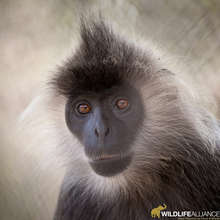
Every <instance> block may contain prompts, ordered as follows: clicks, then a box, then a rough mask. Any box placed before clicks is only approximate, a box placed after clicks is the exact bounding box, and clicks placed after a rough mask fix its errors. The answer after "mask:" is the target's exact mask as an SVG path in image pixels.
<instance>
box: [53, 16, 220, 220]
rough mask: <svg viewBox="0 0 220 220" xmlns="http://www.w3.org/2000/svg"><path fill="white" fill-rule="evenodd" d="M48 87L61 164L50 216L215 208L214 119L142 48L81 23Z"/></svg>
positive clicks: (218, 146)
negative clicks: (63, 168) (73, 45)
mask: <svg viewBox="0 0 220 220" xmlns="http://www.w3.org/2000/svg"><path fill="white" fill-rule="evenodd" d="M50 85H51V94H50V102H51V103H52V104H53V108H54V109H55V110H56V111H57V112H60V114H57V117H56V121H55V120H54V123H55V124H56V127H57V131H56V132H57V133H56V134H54V138H55V140H56V139H59V138H60V139H62V140H60V142H63V145H64V146H65V149H64V150H63V151H64V153H66V155H67V160H68V163H67V170H66V174H65V176H64V179H63V182H62V184H61V189H60V193H59V197H58V201H57V207H56V211H55V213H54V220H103V219H105V220H148V219H151V215H150V213H151V210H152V209H154V208H156V207H159V205H163V207H166V209H167V210H169V211H175V210H177V211H185V210H190V211H217V210H218V209H219V205H220V127H219V122H218V120H217V119H216V118H215V117H214V116H213V115H212V114H211V113H209V112H208V111H207V110H206V109H204V108H203V107H202V106H201V105H199V103H198V102H197V101H196V100H195V99H194V97H193V96H192V94H191V93H190V91H188V89H187V87H186V86H185V85H184V83H182V81H181V80H180V79H179V77H178V76H177V75H176V74H175V73H173V72H172V71H170V70H169V69H166V68H164V67H163V64H162V62H161V61H160V59H158V57H156V56H154V54H153V53H150V52H148V50H147V48H146V49H145V48H142V45H137V44H136V43H135V42H130V41H129V40H127V39H125V38H124V37H122V36H120V35H119V34H116V33H115V32H114V31H113V29H112V28H111V27H110V26H109V25H106V23H105V22H104V21H103V20H99V21H91V22H88V21H85V20H84V21H81V26H80V44H79V46H78V48H77V49H76V50H75V51H74V53H73V54H72V55H71V56H70V57H69V58H68V59H67V60H66V61H64V63H63V64H62V65H60V66H59V67H58V68H57V71H56V73H55V75H54V76H53V77H52V79H51V80H50ZM51 138H52V137H51ZM58 145H59V144H58ZM60 145H61V144H60Z"/></svg>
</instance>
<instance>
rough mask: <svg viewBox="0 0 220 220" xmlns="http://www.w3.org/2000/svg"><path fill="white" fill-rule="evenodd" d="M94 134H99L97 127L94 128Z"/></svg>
mask: <svg viewBox="0 0 220 220" xmlns="http://www.w3.org/2000/svg"><path fill="white" fill-rule="evenodd" d="M95 135H96V136H97V137H98V136H99V132H98V130H97V128H95Z"/></svg>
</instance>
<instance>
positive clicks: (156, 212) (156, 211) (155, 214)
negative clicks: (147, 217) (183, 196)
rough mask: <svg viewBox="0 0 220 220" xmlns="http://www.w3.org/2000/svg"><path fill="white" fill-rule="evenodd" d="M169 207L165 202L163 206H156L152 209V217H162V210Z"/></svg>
mask: <svg viewBox="0 0 220 220" xmlns="http://www.w3.org/2000/svg"><path fill="white" fill-rule="evenodd" d="M166 208H167V206H166V205H165V204H163V206H162V205H159V206H158V207H157V208H155V209H152V210H151V216H152V218H156V217H157V218H160V211H162V210H164V209H166Z"/></svg>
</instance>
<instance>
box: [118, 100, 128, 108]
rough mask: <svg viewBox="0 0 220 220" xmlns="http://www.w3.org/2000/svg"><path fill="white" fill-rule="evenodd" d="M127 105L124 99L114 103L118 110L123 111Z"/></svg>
mask: <svg viewBox="0 0 220 220" xmlns="http://www.w3.org/2000/svg"><path fill="white" fill-rule="evenodd" d="M128 105H129V103H128V100H126V99H119V100H117V101H116V106H117V108H118V109H119V110H125V109H126V108H127V107H128Z"/></svg>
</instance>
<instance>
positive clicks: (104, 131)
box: [95, 127, 110, 137]
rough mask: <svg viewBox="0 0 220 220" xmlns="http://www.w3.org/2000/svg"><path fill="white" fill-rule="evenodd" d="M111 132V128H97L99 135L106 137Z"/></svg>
mask: <svg viewBox="0 0 220 220" xmlns="http://www.w3.org/2000/svg"><path fill="white" fill-rule="evenodd" d="M109 132H110V129H109V128H98V127H96V128H95V135H96V136H97V137H106V136H107V135H108V134H109Z"/></svg>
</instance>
